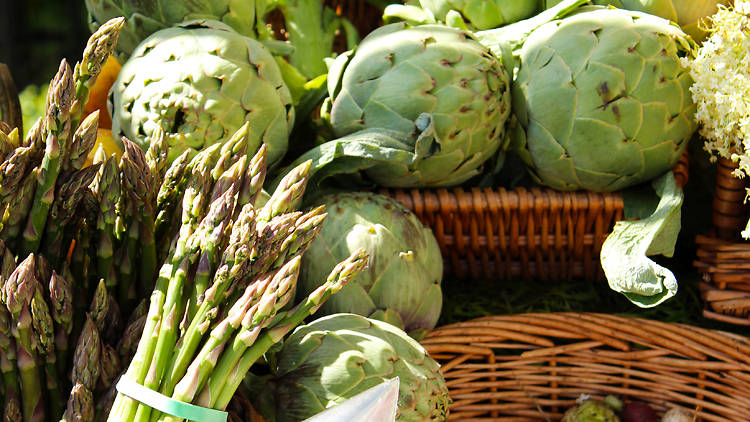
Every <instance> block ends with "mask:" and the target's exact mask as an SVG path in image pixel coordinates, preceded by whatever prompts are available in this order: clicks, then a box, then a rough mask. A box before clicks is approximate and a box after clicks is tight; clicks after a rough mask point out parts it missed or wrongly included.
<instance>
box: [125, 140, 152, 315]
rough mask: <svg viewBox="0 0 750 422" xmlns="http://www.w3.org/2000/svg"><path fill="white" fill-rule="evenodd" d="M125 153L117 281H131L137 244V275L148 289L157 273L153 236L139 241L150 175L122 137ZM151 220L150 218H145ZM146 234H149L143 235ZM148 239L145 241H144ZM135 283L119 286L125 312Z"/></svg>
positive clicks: (132, 146)
mask: <svg viewBox="0 0 750 422" xmlns="http://www.w3.org/2000/svg"><path fill="white" fill-rule="evenodd" d="M123 145H124V146H125V153H124V154H123V156H122V159H121V160H120V171H121V172H122V188H121V197H120V202H119V203H118V214H119V217H120V219H121V220H122V221H123V225H124V226H125V227H126V230H125V231H126V233H127V236H126V237H125V238H124V245H123V248H122V249H121V251H120V253H121V258H120V261H119V262H120V263H121V265H119V269H120V279H122V280H134V279H135V274H134V271H133V263H135V262H138V260H139V257H138V255H139V254H138V249H139V247H138V244H139V243H141V247H140V249H141V254H140V255H141V256H140V268H141V270H140V272H141V273H142V274H143V277H145V278H146V280H143V281H144V282H145V284H146V285H147V286H149V287H148V290H147V291H150V290H151V286H150V285H151V283H152V281H153V276H154V274H155V273H156V247H155V245H154V243H153V236H146V238H147V239H141V238H140V233H141V223H142V222H143V221H142V219H143V217H144V209H145V208H146V207H147V201H149V195H150V191H151V187H150V183H151V178H150V173H149V169H148V164H147V163H146V158H145V155H144V154H143V151H142V150H141V149H140V148H139V147H138V146H137V145H135V144H134V143H133V142H131V141H129V140H128V139H127V138H123ZM148 218H149V219H152V217H150V216H149V217H148ZM144 234H145V235H148V233H144ZM144 240H148V242H145V243H144V242H143V241H144ZM135 286H136V284H135V283H120V285H119V287H120V294H119V296H120V301H121V303H122V304H123V308H124V309H125V310H126V311H128V310H129V309H130V308H131V307H132V306H133V305H134V303H135V301H136V300H137V294H136V291H135Z"/></svg>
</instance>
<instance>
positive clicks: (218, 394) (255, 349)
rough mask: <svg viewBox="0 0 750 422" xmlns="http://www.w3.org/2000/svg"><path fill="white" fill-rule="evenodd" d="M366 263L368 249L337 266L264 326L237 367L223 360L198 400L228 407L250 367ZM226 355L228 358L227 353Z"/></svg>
mask: <svg viewBox="0 0 750 422" xmlns="http://www.w3.org/2000/svg"><path fill="white" fill-rule="evenodd" d="M366 264H367V252H365V251H364V250H363V249H358V250H356V251H354V252H353V253H352V255H351V256H350V257H349V258H347V259H346V260H344V261H342V262H340V263H339V264H337V265H336V267H334V269H333V270H332V271H331V274H330V275H329V276H328V279H327V280H326V282H325V283H323V284H322V285H321V286H320V287H318V288H317V289H315V290H314V291H313V292H312V293H310V295H309V296H308V297H307V298H306V299H305V301H303V302H302V303H300V304H298V305H297V306H296V307H294V308H293V309H292V310H290V311H288V312H286V313H285V314H284V315H281V317H280V318H278V319H277V321H276V322H275V323H274V324H273V325H272V326H271V327H269V328H267V329H266V330H264V331H263V332H262V333H261V334H260V336H259V337H258V338H257V340H255V342H254V343H253V344H252V345H251V346H250V347H248V348H247V349H246V350H245V351H244V353H243V354H242V358H241V359H240V360H239V361H238V362H237V363H236V365H234V367H233V368H230V370H229V371H226V370H225V369H224V368H225V366H224V365H222V362H221V361H220V362H219V364H218V365H217V367H216V370H214V371H213V373H212V374H211V378H210V380H209V382H208V384H207V385H206V387H204V389H203V391H202V392H201V395H200V396H199V398H198V404H199V405H201V406H206V407H211V408H214V409H224V408H226V406H227V405H228V404H229V401H230V400H231V399H232V396H234V393H235V391H237V388H238V387H239V385H240V384H241V382H242V379H243V378H244V377H245V375H246V374H247V372H248V371H249V370H250V367H251V366H252V365H253V364H254V363H255V362H256V361H257V360H258V359H259V358H260V357H261V356H262V355H263V354H264V353H266V352H267V351H268V350H269V349H270V348H271V346H273V345H274V344H276V343H278V342H279V341H281V340H282V339H283V338H284V336H286V335H287V334H288V333H289V332H290V331H291V330H293V329H294V328H295V327H296V326H297V325H299V324H300V323H301V322H302V321H303V320H304V319H305V318H306V317H307V316H309V315H312V314H314V313H315V312H316V311H317V310H318V309H319V308H320V306H322V305H323V303H324V302H325V301H326V300H328V298H329V297H331V295H333V294H335V293H337V292H338V291H340V290H341V289H342V288H343V287H344V286H345V285H346V284H347V283H348V282H349V281H350V280H351V279H353V278H354V277H355V276H356V275H357V274H359V273H360V272H361V271H362V270H363V269H364V268H365V265H366ZM222 359H224V357H223V356H222Z"/></svg>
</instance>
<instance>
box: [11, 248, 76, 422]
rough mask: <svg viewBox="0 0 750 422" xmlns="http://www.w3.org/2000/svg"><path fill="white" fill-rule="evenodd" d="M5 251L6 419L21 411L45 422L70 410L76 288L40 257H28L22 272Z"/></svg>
mask: <svg viewBox="0 0 750 422" xmlns="http://www.w3.org/2000/svg"><path fill="white" fill-rule="evenodd" d="M2 249H4V257H3V262H4V264H3V277H2V278H3V283H2V286H0V287H1V288H2V295H0V299H1V302H2V303H1V304H0V305H1V306H0V349H1V350H0V353H2V356H0V361H1V363H2V365H1V366H0V367H1V368H2V372H3V379H4V381H5V384H6V386H7V387H6V388H7V390H8V391H7V394H8V395H7V396H6V403H5V415H6V417H9V416H8V415H9V414H11V413H13V412H17V410H16V409H20V414H21V416H22V420H24V421H43V420H46V419H45V418H47V417H49V416H50V415H55V416H59V415H60V414H62V411H63V409H64V398H63V397H64V394H65V393H64V391H66V387H67V382H66V380H65V379H64V378H63V377H62V374H65V372H66V371H67V365H66V363H67V359H66V355H65V350H66V349H67V341H68V338H69V335H70V320H71V312H72V306H71V303H70V301H71V297H70V295H69V291H70V287H69V285H68V280H66V279H65V278H64V277H62V276H60V275H58V274H57V273H56V272H55V271H54V270H51V269H50V267H49V266H48V264H47V263H46V260H44V259H43V258H41V257H40V256H35V255H34V254H31V255H28V256H27V257H26V258H25V259H23V261H21V263H19V264H18V266H17V267H16V266H15V263H14V258H13V257H12V255H11V254H10V252H9V251H8V250H7V248H2ZM19 392H20V395H19V394H18V393H19ZM11 402H14V403H11ZM11 420H21V419H12V418H11Z"/></svg>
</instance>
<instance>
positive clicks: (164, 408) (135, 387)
mask: <svg viewBox="0 0 750 422" xmlns="http://www.w3.org/2000/svg"><path fill="white" fill-rule="evenodd" d="M115 388H116V389H117V391H119V392H120V393H121V394H124V395H126V396H128V397H130V398H131V399H133V400H135V401H139V402H141V403H143V404H145V405H146V406H148V407H151V408H154V409H156V410H158V411H160V412H162V413H166V414H168V415H172V416H176V417H178V418H182V419H185V420H189V421H195V422H226V420H227V415H228V414H227V412H222V411H221V410H216V409H209V408H207V407H201V406H196V405H194V404H190V403H184V402H181V401H177V400H175V399H173V398H171V397H167V396H165V395H163V394H161V393H158V392H156V391H154V390H152V389H150V388H147V387H144V386H142V385H140V384H138V383H136V382H133V381H131V380H128V379H125V378H121V379H120V382H118V383H117V386H116V387H115Z"/></svg>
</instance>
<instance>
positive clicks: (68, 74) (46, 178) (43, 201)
mask: <svg viewBox="0 0 750 422" xmlns="http://www.w3.org/2000/svg"><path fill="white" fill-rule="evenodd" d="M73 96H74V92H73V75H72V71H71V70H70V66H68V63H67V62H66V61H65V59H63V60H62V62H61V63H60V68H59V69H58V71H57V74H56V75H55V77H54V78H53V79H52V82H50V86H49V92H48V93H47V111H46V113H45V116H44V126H43V130H42V133H43V134H42V136H43V137H44V139H45V144H46V147H45V151H44V158H43V159H42V164H41V166H40V171H39V175H38V178H37V187H36V190H35V191H34V201H33V202H32V207H31V211H30V213H29V219H28V222H27V223H26V228H25V229H24V233H23V240H22V243H21V254H22V255H28V254H30V253H33V252H36V251H37V249H38V248H39V243H40V242H41V240H42V234H43V232H44V226H45V224H46V222H47V214H48V212H49V208H50V206H51V205H52V201H53V200H54V199H55V183H56V182H57V176H58V174H59V172H60V167H61V156H62V155H63V151H66V150H67V149H68V142H69V138H70V130H71V127H70V107H71V104H72V101H73Z"/></svg>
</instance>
